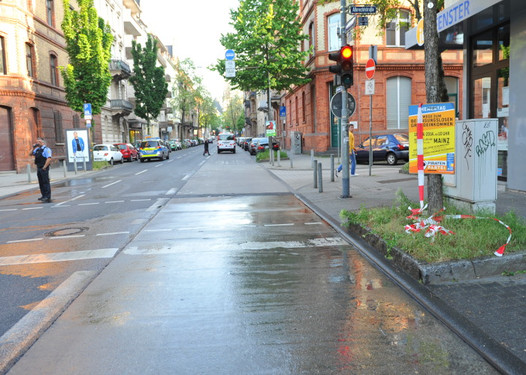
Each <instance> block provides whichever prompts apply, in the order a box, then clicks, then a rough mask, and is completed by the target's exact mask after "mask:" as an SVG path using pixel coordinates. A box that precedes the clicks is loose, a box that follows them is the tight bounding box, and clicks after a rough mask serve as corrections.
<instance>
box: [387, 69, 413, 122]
mask: <svg viewBox="0 0 526 375" xmlns="http://www.w3.org/2000/svg"><path fill="white" fill-rule="evenodd" d="M386 100H387V129H407V127H408V122H407V121H408V118H409V106H410V105H411V79H410V78H407V77H393V78H389V79H388V80H387V99H386Z"/></svg>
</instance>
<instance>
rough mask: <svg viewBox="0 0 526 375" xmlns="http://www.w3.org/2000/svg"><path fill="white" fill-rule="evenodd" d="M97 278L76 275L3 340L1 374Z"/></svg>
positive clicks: (0, 342) (84, 273)
mask: <svg viewBox="0 0 526 375" xmlns="http://www.w3.org/2000/svg"><path fill="white" fill-rule="evenodd" d="M94 275H95V271H78V272H75V273H74V274H72V275H71V276H70V277H69V278H68V279H67V280H66V281H64V282H63V283H62V284H60V285H59V286H58V287H57V288H56V289H55V290H54V291H53V292H51V294H50V295H49V296H47V297H46V298H45V299H44V300H42V301H41V302H40V303H39V304H38V305H36V306H35V307H34V308H33V309H32V310H31V311H30V312H28V313H27V314H26V315H24V317H23V318H22V319H20V320H19V321H18V323H16V324H15V325H14V326H13V327H11V329H9V331H7V332H6V333H4V334H3V336H2V337H0V348H2V350H1V351H0V370H5V369H6V368H7V367H8V366H9V365H10V364H12V363H13V361H14V360H15V359H16V358H17V357H20V356H21V355H22V354H23V352H24V351H25V350H27V348H28V347H29V346H31V344H33V343H34V342H35V341H36V340H37V338H38V336H40V335H41V334H42V332H44V331H45V330H46V329H47V328H48V327H49V326H50V325H51V324H52V323H53V321H55V319H56V318H57V317H58V316H59V315H60V314H61V313H62V312H63V311H64V309H65V308H66V306H68V305H69V304H70V303H71V301H72V300H73V299H74V298H75V297H76V296H77V295H78V294H79V293H80V291H82V290H83V289H84V288H85V287H86V286H87V285H88V283H89V282H90V281H91V280H92V279H93V276H94Z"/></svg>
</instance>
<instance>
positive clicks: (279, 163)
mask: <svg viewBox="0 0 526 375" xmlns="http://www.w3.org/2000/svg"><path fill="white" fill-rule="evenodd" d="M278 167H281V152H280V149H279V148H278Z"/></svg>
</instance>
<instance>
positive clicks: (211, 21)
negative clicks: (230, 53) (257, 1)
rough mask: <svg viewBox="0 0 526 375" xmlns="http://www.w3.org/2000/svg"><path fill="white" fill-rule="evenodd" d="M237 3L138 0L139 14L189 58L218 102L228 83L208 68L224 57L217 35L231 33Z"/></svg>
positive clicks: (227, 0)
mask: <svg viewBox="0 0 526 375" xmlns="http://www.w3.org/2000/svg"><path fill="white" fill-rule="evenodd" d="M238 6H239V0H199V1H192V0H171V1H166V0H141V3H140V7H141V11H142V14H141V17H142V19H143V21H144V22H145V23H146V24H147V25H148V28H149V29H150V31H151V32H152V33H154V34H155V35H157V36H158V37H159V38H160V39H161V41H162V42H163V43H164V45H172V46H173V54H174V56H175V57H178V58H179V59H181V60H184V59H185V58H191V59H192V61H193V62H194V64H195V66H196V67H198V69H197V72H196V73H197V75H199V76H201V77H202V78H203V85H204V86H205V88H206V89H207V90H208V91H209V92H210V94H211V96H212V98H214V99H217V100H218V101H219V102H221V100H222V96H223V92H224V90H225V88H226V87H228V84H227V83H225V80H224V79H223V78H222V77H221V76H220V75H219V74H218V73H217V72H211V71H209V70H208V69H207V67H208V66H210V65H212V64H215V63H216V62H217V59H224V58H225V48H224V47H223V46H222V45H221V43H220V42H219V38H220V37H221V34H227V33H228V32H232V30H233V29H232V26H230V25H229V22H230V9H237V8H238Z"/></svg>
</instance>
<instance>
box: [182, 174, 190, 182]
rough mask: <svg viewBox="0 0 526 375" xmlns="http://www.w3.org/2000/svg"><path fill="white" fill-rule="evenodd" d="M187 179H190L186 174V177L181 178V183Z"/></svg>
mask: <svg viewBox="0 0 526 375" xmlns="http://www.w3.org/2000/svg"><path fill="white" fill-rule="evenodd" d="M189 178H190V175H189V174H187V175H186V176H184V177H183V178H182V180H183V181H186V180H188V179H189Z"/></svg>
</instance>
